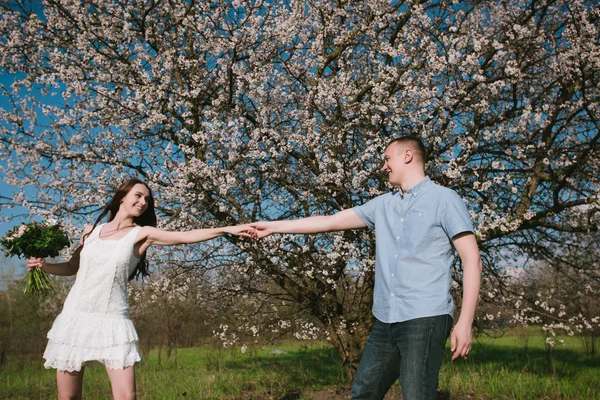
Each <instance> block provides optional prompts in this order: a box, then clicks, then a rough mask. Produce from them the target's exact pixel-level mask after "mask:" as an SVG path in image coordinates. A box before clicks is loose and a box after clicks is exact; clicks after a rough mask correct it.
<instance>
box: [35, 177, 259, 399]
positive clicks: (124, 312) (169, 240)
mask: <svg viewBox="0 0 600 400" xmlns="http://www.w3.org/2000/svg"><path fill="white" fill-rule="evenodd" d="M106 215H108V221H109V222H108V223H106V224H101V225H98V223H99V222H100V221H101V220H102V218H104V217H105V216H106ZM155 226H156V215H155V212H154V199H153V197H152V192H151V190H150V188H149V187H148V185H146V184H145V183H144V182H142V181H140V180H138V179H130V180H128V181H126V182H125V183H123V184H122V185H121V186H120V187H119V188H118V189H117V191H116V193H115V194H114V196H113V198H112V199H111V201H110V202H109V203H108V205H107V206H106V207H105V209H104V211H103V212H102V214H101V215H100V216H99V217H98V219H97V220H96V223H95V224H94V225H93V226H89V225H88V226H86V227H85V228H84V230H83V235H82V238H81V240H80V242H79V247H78V248H77V250H76V251H75V253H74V254H73V257H71V259H70V260H69V261H68V262H65V263H58V264H49V263H46V262H45V261H44V259H41V258H30V259H29V261H28V267H29V268H30V269H31V268H36V267H41V268H44V269H45V270H46V272H48V273H50V274H54V275H74V274H77V278H76V279H75V284H74V285H73V287H72V289H71V291H70V292H69V295H68V296H67V299H66V300H65V304H64V307H63V311H62V312H61V313H60V314H59V315H58V317H57V318H56V320H55V321H54V324H53V325H52V329H51V330H50V332H48V339H49V341H48V345H47V347H46V351H45V352H44V358H45V359H46V363H45V364H44V365H45V367H46V368H56V369H57V378H56V381H57V386H58V395H59V399H79V398H81V396H82V382H83V373H84V365H85V363H86V361H92V360H94V361H99V362H101V363H102V364H104V365H105V367H106V371H107V372H108V376H109V379H110V383H111V387H112V392H113V396H114V398H115V399H133V398H135V370H134V364H135V363H136V362H138V361H140V360H141V357H140V352H139V349H138V336H137V333H136V331H135V328H134V326H133V324H132V322H131V320H130V319H129V303H128V300H127V280H128V278H129V279H132V278H133V277H135V276H137V275H142V276H144V275H148V263H147V261H146V250H147V249H148V247H150V246H152V245H166V246H169V245H176V244H184V243H197V242H202V241H205V240H209V239H212V238H215V237H218V236H221V235H223V234H226V233H230V234H234V235H240V236H255V235H254V231H253V230H252V229H251V228H250V227H249V226H248V225H238V226H228V227H224V228H215V229H195V230H192V231H187V232H167V231H162V230H160V229H157V228H155Z"/></svg>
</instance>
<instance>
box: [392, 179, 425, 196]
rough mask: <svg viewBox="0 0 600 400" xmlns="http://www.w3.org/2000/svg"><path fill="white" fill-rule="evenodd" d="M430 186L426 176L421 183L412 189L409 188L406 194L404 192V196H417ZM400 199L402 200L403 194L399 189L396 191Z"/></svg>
mask: <svg viewBox="0 0 600 400" xmlns="http://www.w3.org/2000/svg"><path fill="white" fill-rule="evenodd" d="M430 184H431V179H429V177H428V176H426V177H425V178H424V179H423V180H422V181H421V182H419V183H417V184H416V185H415V186H413V187H412V188H410V189H409V190H408V192H406V194H407V195H408V194H411V195H413V196H419V193H421V192H422V191H423V190H425V189H427V187H428V186H429V185H430ZM398 193H399V195H400V197H402V198H404V192H403V191H402V189H400V190H399V191H398Z"/></svg>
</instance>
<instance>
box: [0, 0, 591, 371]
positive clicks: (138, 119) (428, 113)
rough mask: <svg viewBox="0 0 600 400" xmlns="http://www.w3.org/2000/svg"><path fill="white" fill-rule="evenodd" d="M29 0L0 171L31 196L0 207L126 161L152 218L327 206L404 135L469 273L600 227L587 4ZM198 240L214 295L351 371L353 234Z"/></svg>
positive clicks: (190, 219)
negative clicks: (293, 331)
mask: <svg viewBox="0 0 600 400" xmlns="http://www.w3.org/2000/svg"><path fill="white" fill-rule="evenodd" d="M32 4H34V3H32V2H29V1H21V0H13V1H10V2H4V3H2V4H1V5H0V7H2V13H1V16H0V32H1V34H0V38H1V39H0V69H1V71H2V72H3V73H4V77H10V81H11V82H9V84H6V85H4V86H3V87H2V89H1V90H2V96H3V97H4V98H5V99H6V101H5V102H4V103H3V104H5V106H3V107H2V109H1V110H0V120H1V121H2V122H1V123H0V157H1V159H2V160H4V162H3V163H2V164H1V174H2V176H3V179H4V180H5V181H6V182H7V183H9V184H11V185H14V186H17V187H21V188H26V187H31V188H34V189H35V190H36V194H35V195H34V196H31V195H30V196H26V195H25V192H24V191H23V192H20V193H17V194H16V195H15V196H14V197H13V198H4V199H2V200H1V201H2V205H4V206H10V205H25V206H27V207H28V208H29V209H30V210H31V213H33V214H38V215H40V214H41V215H54V216H55V217H57V218H60V219H62V220H70V221H72V223H73V224H74V225H77V226H78V228H80V227H81V225H80V221H81V219H86V218H88V216H89V215H90V213H93V212H95V211H97V210H98V209H99V207H101V206H102V203H103V201H105V198H106V196H107V193H108V192H109V191H110V189H111V188H112V187H114V185H116V184H117V183H118V182H119V181H120V180H121V179H122V178H123V177H124V176H125V175H128V174H135V175H138V176H140V177H142V178H143V179H146V180H147V181H148V182H150V184H151V186H152V187H153V188H154V189H155V191H156V193H157V196H158V208H159V212H160V213H161V214H162V216H163V218H162V226H163V227H164V228H167V229H168V228H173V229H180V228H192V227H197V226H199V225H222V224H226V223H227V224H229V223H234V222H248V221H253V220H261V219H267V220H269V219H280V218H298V217H304V216H309V215H315V214H331V213H334V212H336V211H338V210H340V209H345V208H349V207H352V206H353V205H356V204H360V203H363V202H365V201H366V200H368V199H370V198H372V197H374V196H376V195H378V194H380V193H383V192H384V191H386V190H388V188H387V187H386V183H385V179H383V177H381V176H380V175H379V174H378V167H379V163H380V159H381V155H382V152H383V150H384V146H385V144H386V143H387V141H388V140H389V139H390V138H392V137H395V136H398V135H401V134H408V133H413V134H418V135H420V136H422V137H423V138H424V139H425V141H426V142H428V143H429V150H430V161H429V163H428V175H429V176H430V177H431V178H432V179H433V180H435V181H438V182H440V183H442V184H444V185H446V186H449V187H451V188H453V189H455V190H457V191H458V192H459V193H460V194H461V195H462V196H463V198H464V199H465V200H466V202H467V204H468V207H469V209H470V212H471V215H472V217H473V219H474V221H475V224H476V230H477V236H478V239H479V241H480V245H481V249H482V252H483V254H484V262H485V267H486V272H487V274H488V275H491V276H493V275H495V274H496V272H498V270H499V269H500V268H501V267H502V265H501V264H500V263H497V262H496V261H497V260H498V259H499V257H504V256H505V255H506V254H507V253H511V254H527V253H529V252H530V251H533V250H534V249H536V248H537V249H539V248H540V247H544V246H545V245H546V244H547V243H550V242H560V241H561V238H562V237H563V236H564V235H569V234H570V233H571V232H587V231H593V230H597V228H598V210H599V209H600V198H599V196H598V193H599V182H598V179H599V178H598V177H599V176H600V171H599V169H600V163H599V161H598V160H599V159H598V156H599V154H598V153H599V149H600V146H599V145H598V141H599V139H600V129H599V121H598V119H599V118H600V116H599V114H600V112H599V107H598V93H599V79H600V45H599V42H600V40H599V38H600V30H599V26H600V24H599V23H598V22H599V21H598V20H599V16H600V14H599V10H598V8H597V7H596V5H595V2H594V1H584V0H504V1H493V2H470V1H464V2H463V1H444V0H442V1H424V0H410V1H402V0H398V1H390V2H384V1H378V0H373V1H370V0H369V1H364V0H360V1H358V0H356V1H355V0H347V1H342V2H339V1H338V2H334V1H328V0H318V1H311V2H291V1H284V2H268V1H260V0H220V1H215V2H199V1H195V0H173V1H169V2H157V1H153V0H131V1H127V2H103V1H83V2H74V1H71V0H45V1H44V2H43V4H42V5H39V6H37V5H36V6H32ZM7 80H8V79H7ZM5 81H6V80H5ZM567 215H569V216H572V215H576V216H577V218H574V219H573V218H565V216H567ZM573 221H577V223H574V222H573ZM213 250H214V251H213V252H211V253H210V254H211V256H212V260H211V265H213V266H219V265H220V266H221V267H222V268H223V269H225V268H226V267H227V265H236V267H235V271H236V272H235V274H237V276H238V278H239V279H238V284H237V286H236V287H235V288H234V287H232V288H233V289H237V290H239V291H246V292H248V293H252V292H253V291H254V292H255V293H258V292H260V293H261V294H264V292H268V293H272V294H274V295H276V296H278V298H281V299H285V300H286V301H287V302H292V303H294V304H296V305H297V306H298V309H299V310H303V311H304V312H305V313H306V314H307V315H311V316H313V317H314V318H316V319H318V320H319V321H320V322H321V323H322V325H323V329H325V330H326V331H327V332H328V334H329V337H330V338H331V339H332V342H333V343H334V345H335V346H336V348H337V349H338V351H339V353H340V355H341V356H342V358H343V360H344V362H345V364H346V366H347V367H348V368H347V370H348V374H349V376H351V375H352V368H353V366H355V365H356V364H357V362H358V357H359V355H360V349H361V344H362V342H363V340H364V339H365V337H364V334H365V332H367V327H368V324H369V322H370V318H371V316H370V306H371V302H372V299H371V290H372V286H373V285H372V283H373V277H374V275H373V266H374V257H373V254H374V250H375V249H374V240H373V237H372V236H371V235H369V234H368V233H365V232H344V233H336V234H328V235H317V236H308V237H304V236H276V237H270V238H268V239H267V240H265V241H262V242H260V243H258V244H255V243H249V242H247V241H244V240H237V239H236V238H229V239H228V241H227V242H225V243H220V244H219V245H218V246H217V247H216V248H215V249H213ZM156 257H158V254H157V255H156ZM190 257H191V255H190ZM456 278H457V281H458V282H460V267H459V266H457V274H456ZM239 282H242V284H240V283H239ZM265 282H269V284H265ZM255 285H256V286H260V287H255ZM233 289H232V290H233Z"/></svg>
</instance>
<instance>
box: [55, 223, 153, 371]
mask: <svg viewBox="0 0 600 400" xmlns="http://www.w3.org/2000/svg"><path fill="white" fill-rule="evenodd" d="M103 226H104V225H100V226H98V227H96V228H95V229H94V230H93V231H92V233H91V234H90V235H89V236H88V237H87V238H86V239H85V242H84V246H83V249H82V251H81V256H80V262H79V271H78V272H77V277H76V279H75V284H74V285H73V287H72V288H71V291H70V292H69V295H68V296H67V299H66V300H65V304H64V306H63V310H62V312H61V313H60V314H59V315H58V317H56V320H54V324H53V325H52V329H50V332H48V339H49V341H48V345H47V346H46V351H45V352H44V358H45V359H46V362H45V363H44V366H45V367H46V368H56V369H58V370H61V371H79V370H81V367H82V366H83V365H85V362H86V361H92V360H95V361H100V362H101V363H102V364H104V365H106V366H107V367H108V368H111V369H123V368H126V367H129V366H132V365H134V364H135V363H136V362H138V361H140V360H141V356H140V352H139V349H138V335H137V333H136V331H135V328H134V326H133V323H132V322H131V320H130V319H129V301H128V298H127V281H128V278H129V275H130V274H131V273H132V272H133V270H134V269H135V266H136V264H137V262H138V259H137V258H136V257H135V256H134V255H133V247H134V244H135V238H136V236H137V233H138V232H139V231H140V229H141V227H139V226H137V227H135V228H133V229H131V231H129V232H128V233H127V234H126V235H125V236H124V237H123V238H121V239H119V240H102V239H100V237H99V235H100V230H101V229H102V227H103Z"/></svg>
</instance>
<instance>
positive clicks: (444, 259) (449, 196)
mask: <svg viewBox="0 0 600 400" xmlns="http://www.w3.org/2000/svg"><path fill="white" fill-rule="evenodd" d="M383 161H384V164H383V168H382V169H381V170H382V171H383V172H385V173H387V174H388V177H389V181H390V183H391V184H392V185H393V186H394V187H398V188H400V189H401V190H399V191H398V192H390V193H387V194H384V195H381V196H378V197H376V198H374V199H372V200H370V201H368V202H367V203H365V204H363V205H362V206H358V207H354V208H353V209H347V210H343V211H340V212H338V213H336V214H334V215H331V216H317V217H309V218H303V219H298V220H293V221H273V222H258V223H254V224H251V225H252V226H253V227H254V228H256V229H257V231H258V237H265V236H268V235H270V234H272V233H295V234H311V233H319V232H331V231H340V230H346V229H357V228H365V227H368V228H371V229H373V228H374V229H375V238H376V267H375V290H374V301H373V314H374V316H375V318H376V320H375V324H374V325H373V328H372V330H371V334H370V336H369V339H368V340H367V343H366V345H365V349H364V350H363V354H362V358H361V361H360V365H359V367H358V370H357V372H356V378H355V380H354V383H353V387H352V398H353V399H383V397H384V396H385V394H386V393H387V391H388V389H389V388H390V386H391V385H392V384H393V383H394V382H395V381H396V379H398V378H400V385H401V387H402V395H403V397H404V399H405V400H420V399H435V398H436V388H437V385H438V375H439V370H440V367H441V364H442V358H443V352H444V348H445V343H446V340H447V338H448V335H449V333H450V329H451V327H452V322H453V320H452V315H453V313H454V304H453V302H452V297H451V296H450V284H451V281H452V279H451V274H450V267H451V264H452V260H453V258H454V253H453V249H456V251H457V252H458V255H459V256H460V259H461V261H462V265H463V271H464V274H463V300H462V308H461V315H460V318H459V319H458V321H457V323H456V325H455V326H454V329H453V330H452V337H451V351H452V353H453V354H452V360H454V359H456V358H457V357H459V356H465V355H466V354H467V353H468V352H469V350H470V349H471V343H472V337H471V326H472V323H473V317H474V314H475V307H476V304H477V297H478V295H479V287H480V281H481V260H480V257H479V249H478V247H477V241H476V239H475V235H474V234H473V225H472V223H471V220H470V218H469V214H468V212H467V209H466V207H465V205H464V203H463V201H462V200H461V199H460V197H459V196H458V194H456V192H454V191H453V190H451V189H448V188H445V187H443V186H440V185H437V184H435V183H433V182H432V181H431V180H430V179H429V178H428V177H426V176H425V163H426V162H427V153H426V150H425V146H424V145H423V143H422V142H421V140H420V139H419V138H418V137H416V136H404V137H400V138H398V139H394V140H392V141H391V142H390V143H389V145H388V146H387V148H386V150H385V154H384V159H383Z"/></svg>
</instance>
